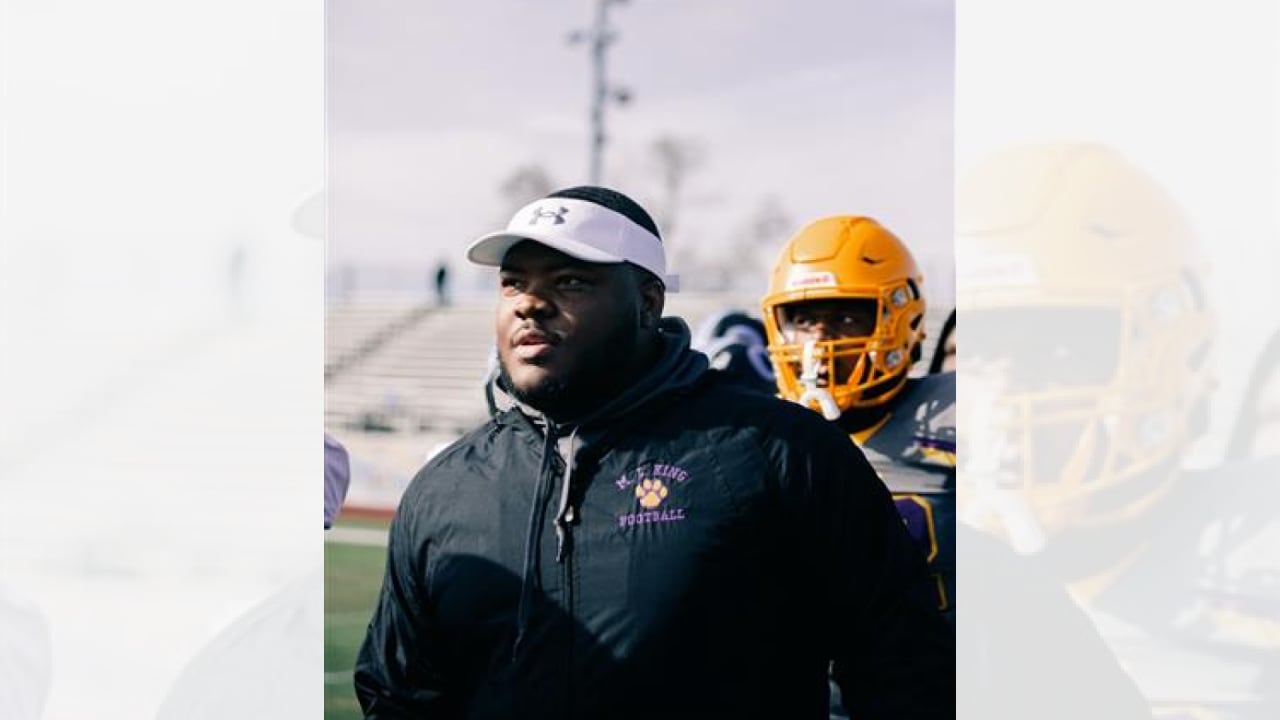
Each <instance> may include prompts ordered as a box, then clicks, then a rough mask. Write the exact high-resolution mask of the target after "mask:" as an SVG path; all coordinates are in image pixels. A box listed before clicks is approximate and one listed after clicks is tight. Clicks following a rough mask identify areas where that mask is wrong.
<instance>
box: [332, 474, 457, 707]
mask: <svg viewBox="0 0 1280 720" xmlns="http://www.w3.org/2000/svg"><path fill="white" fill-rule="evenodd" d="M409 504H410V501H409V497H408V493H406V497H405V499H404V500H402V501H401V506H400V509H399V510H398V511H397V513H396V518H395V520H394V521H393V522H392V525H391V529H390V534H389V542H388V547H387V566H386V572H385V574H384V577H383V581H382V591H381V593H380V594H379V596H378V603H377V606H376V607H375V609H374V614H373V618H372V619H371V620H370V621H369V629H368V633H367V634H366V636H365V639H364V644H363V645H362V646H361V648H360V654H359V656H358V657H357V659H356V667H355V689H356V696H357V698H358V699H359V700H360V706H361V707H362V708H363V709H364V714H365V717H366V718H371V719H373V720H390V719H393V718H397V719H398V718H424V717H431V718H452V717H460V716H461V714H462V713H461V710H460V708H459V702H460V698H459V697H458V696H457V693H451V692H449V687H448V682H447V679H446V677H447V676H446V674H445V672H444V670H445V668H443V663H442V662H441V660H442V658H441V657H440V656H441V654H442V653H441V651H440V648H441V643H440V642H439V641H438V639H437V638H436V637H434V636H435V632H434V628H433V623H432V620H431V614H430V610H429V604H428V602H427V595H426V592H425V588H424V587H423V584H424V582H425V575H424V569H425V566H426V558H427V552H428V547H427V543H426V542H425V541H424V540H421V539H419V538H417V537H415V533H414V532H413V518H412V515H411V514H410V512H409V511H407V505H409Z"/></svg>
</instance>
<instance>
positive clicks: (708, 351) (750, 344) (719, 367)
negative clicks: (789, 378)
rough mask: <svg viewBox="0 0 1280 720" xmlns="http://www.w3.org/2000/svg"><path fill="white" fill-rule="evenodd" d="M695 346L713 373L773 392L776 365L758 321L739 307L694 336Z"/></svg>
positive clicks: (714, 316)
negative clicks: (774, 366)
mask: <svg viewBox="0 0 1280 720" xmlns="http://www.w3.org/2000/svg"><path fill="white" fill-rule="evenodd" d="M692 346H693V349H694V350H697V351H698V352H700V353H702V354H703V355H706V356H707V359H708V360H709V362H710V366H711V369H712V370H713V371H716V372H722V373H724V374H725V375H726V376H727V377H729V378H731V379H733V380H734V381H736V382H738V383H741V384H742V385H743V386H744V387H747V388H750V389H752V390H756V391H758V392H762V393H766V394H769V395H772V394H773V393H774V391H775V389H774V379H773V366H772V365H771V364H770V362H769V351H768V347H767V344H766V342H765V332H764V323H763V322H761V320H760V319H759V318H757V317H753V316H751V315H750V314H748V313H747V312H746V311H744V310H741V309H738V308H730V309H727V310H722V311H720V312H717V313H714V314H712V315H711V316H710V317H708V318H707V319H706V320H704V321H703V322H702V324H701V325H700V326H699V327H698V330H697V332H695V333H694V334H693V341H692Z"/></svg>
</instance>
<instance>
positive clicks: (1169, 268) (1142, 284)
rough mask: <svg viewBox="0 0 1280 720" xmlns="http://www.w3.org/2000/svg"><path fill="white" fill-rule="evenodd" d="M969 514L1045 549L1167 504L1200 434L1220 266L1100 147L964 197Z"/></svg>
mask: <svg viewBox="0 0 1280 720" xmlns="http://www.w3.org/2000/svg"><path fill="white" fill-rule="evenodd" d="M956 230H957V240H956V262H957V276H958V277H957V280H958V282H957V308H958V311H959V313H961V314H963V315H964V320H965V334H966V342H965V348H966V353H965V358H964V360H963V362H962V363H961V364H960V374H961V378H960V381H961V384H962V387H964V388H965V398H964V400H965V402H964V404H965V405H967V406H968V407H967V408H965V409H963V410H962V413H963V414H964V415H965V417H964V418H963V419H962V420H961V425H960V426H961V427H962V428H963V430H962V432H961V442H962V445H963V448H962V450H961V458H962V462H963V463H965V465H964V468H965V470H964V471H963V472H961V479H960V480H961V482H960V487H959V493H958V494H959V502H960V508H961V516H962V518H964V519H965V520H967V521H969V522H971V523H973V524H976V525H979V526H984V527H994V526H1000V527H1002V529H1003V532H1004V533H1005V534H1006V535H1007V536H1008V537H1010V539H1011V540H1012V541H1013V544H1014V545H1015V547H1017V548H1019V549H1021V550H1023V551H1024V552H1025V551H1033V550H1036V549H1038V547H1040V546H1041V545H1043V543H1044V541H1045V538H1047V537H1049V536H1052V535H1054V534H1055V533H1057V532H1060V531H1062V530H1064V529H1068V528H1096V527H1100V526H1104V525H1109V524H1115V523H1122V522H1125V521H1126V520H1129V519H1132V518H1134V517H1136V516H1138V515H1140V514H1141V513H1143V512H1144V511H1145V510H1146V509H1148V508H1149V507H1150V506H1151V505H1152V504H1153V503H1154V502H1155V501H1157V500H1158V499H1159V498H1160V497H1161V495H1162V494H1163V492H1164V491H1165V490H1167V488H1168V484H1169V483H1170V482H1171V479H1172V478H1173V476H1174V472H1175V470H1176V468H1177V465H1178V463H1179V461H1180V459H1181V457H1182V455H1183V452H1184V449H1185V447H1186V445H1187V443H1188V442H1189V441H1190V440H1192V439H1194V437H1195V436H1196V435H1198V434H1199V433H1200V432H1201V431H1202V430H1203V427H1202V425H1203V422H1204V416H1205V414H1206V410H1205V402H1206V398H1207V394H1208V390H1209V388H1210V384H1211V378H1210V370H1209V363H1208V359H1209V350H1210V345H1211V339H1212V332H1213V322H1212V318H1211V314H1210V309H1209V303H1208V301H1207V298H1206V295H1205V283H1204V277H1205V275H1206V273H1207V265H1206V261H1205V260H1204V258H1203V257H1202V255H1201V253H1200V251H1199V248H1198V245H1197V242H1196V238H1194V237H1193V235H1192V233H1191V230H1190V228H1189V226H1188V224H1187V222H1186V220H1185V219H1184V218H1183V216H1182V214H1181V212H1180V211H1179V209H1178V207H1177V206H1176V205H1175V203H1174V202H1173V201H1172V200H1171V199H1170V198H1169V197H1168V196H1167V195H1166V194H1165V192H1164V191H1163V190H1162V189H1161V187H1160V186H1159V185H1158V184H1157V183H1156V182H1155V181H1154V180H1153V179H1151V178H1150V177H1148V176H1147V175H1146V174H1144V173H1143V172H1142V171H1140V170H1139V169H1137V168H1135V167H1134V166H1133V165H1131V164H1130V163H1129V162H1127V161H1126V160H1125V159H1124V158H1123V157H1121V156H1120V155H1118V154H1117V153H1115V152H1114V151H1112V150H1110V149H1108V148H1106V147H1101V146H1096V145H1069V144H1042V145H1030V146H1022V147H1017V148H1013V149H1009V150H1006V151H1003V152H1001V153H998V154H996V155H995V156H993V157H991V158H989V159H988V160H987V161H986V162H985V163H984V164H982V165H981V166H980V167H978V168H977V169H976V170H975V171H974V172H973V173H971V174H970V175H969V176H968V177H966V178H964V179H962V181H961V183H960V185H959V187H958V190H957V204H956Z"/></svg>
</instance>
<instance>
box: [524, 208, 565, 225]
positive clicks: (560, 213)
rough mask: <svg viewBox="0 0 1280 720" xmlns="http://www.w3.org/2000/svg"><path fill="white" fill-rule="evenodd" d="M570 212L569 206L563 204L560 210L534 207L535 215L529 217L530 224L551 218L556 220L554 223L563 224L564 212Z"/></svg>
mask: <svg viewBox="0 0 1280 720" xmlns="http://www.w3.org/2000/svg"><path fill="white" fill-rule="evenodd" d="M567 212H569V208H567V207H564V206H561V207H560V209H558V210H543V209H542V208H541V207H536V208H534V209H533V216H532V217H530V218H529V224H530V225H537V224H538V221H539V220H542V219H544V218H551V219H552V220H554V221H555V222H553V223H552V225H563V224H564V214H565V213H567Z"/></svg>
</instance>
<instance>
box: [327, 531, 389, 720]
mask: <svg viewBox="0 0 1280 720" xmlns="http://www.w3.org/2000/svg"><path fill="white" fill-rule="evenodd" d="M337 527H338V528H362V529H366V530H367V529H375V530H377V529H381V530H385V528H386V524H385V523H381V524H379V523H374V522H369V521H354V520H353V521H348V522H340V523H339V524H338V526H337ZM335 529H336V528H335ZM334 535H336V533H335V534H331V535H330V536H329V537H327V538H326V542H325V546H324V672H325V680H324V717H325V720H358V719H359V718H360V717H361V712H360V705H359V704H358V703H357V702H356V696H355V691H354V690H353V689H352V686H351V668H352V666H353V665H354V664H355V658H356V652H357V651H358V650H359V649H360V643H361V642H362V641H363V640H364V633H365V627H366V626H367V625H368V623H369V616H370V615H371V614H372V612H373V603H374V601H375V600H376V599H377V595H378V589H379V587H381V584H382V566H383V562H384V561H385V558H386V550H385V548H381V547H376V546H368V545H357V544H348V543H345V542H341V541H340V540H338V539H337V538H336V537H334Z"/></svg>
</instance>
